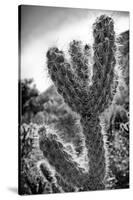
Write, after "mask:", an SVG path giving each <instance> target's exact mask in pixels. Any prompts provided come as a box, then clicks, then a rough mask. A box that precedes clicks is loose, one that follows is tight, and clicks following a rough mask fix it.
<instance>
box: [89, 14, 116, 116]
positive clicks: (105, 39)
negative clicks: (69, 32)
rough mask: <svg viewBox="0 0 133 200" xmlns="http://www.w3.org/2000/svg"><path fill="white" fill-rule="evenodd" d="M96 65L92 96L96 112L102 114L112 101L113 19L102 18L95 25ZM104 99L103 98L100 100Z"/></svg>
mask: <svg viewBox="0 0 133 200" xmlns="http://www.w3.org/2000/svg"><path fill="white" fill-rule="evenodd" d="M93 36H94V45H93V50H94V65H93V77H92V82H93V84H94V86H95V87H94V88H93V86H92V88H91V94H92V95H93V96H94V104H96V105H97V108H96V109H95V112H96V111H97V110H99V113H101V112H102V111H103V110H104V109H105V108H106V107H107V106H108V102H109V99H110V100H111V101H112V88H111V87H112V83H113V78H114V66H115V64H116V61H115V54H114V53H115V32H114V22H113V20H112V18H110V17H107V16H105V15H102V16H100V17H99V18H98V19H97V20H96V22H95V23H94V25H93ZM100 97H102V98H100Z"/></svg>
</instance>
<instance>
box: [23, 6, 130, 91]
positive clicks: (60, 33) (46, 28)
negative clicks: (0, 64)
mask: <svg viewBox="0 0 133 200" xmlns="http://www.w3.org/2000/svg"><path fill="white" fill-rule="evenodd" d="M101 14H107V15H109V16H111V17H113V19H114V21H115V32H116V34H119V33H121V32H123V31H125V30H128V29H129V13H128V12H119V11H115V12H114V11H101V10H89V9H77V8H56V7H44V6H22V7H21V78H22V79H23V78H33V79H34V81H35V83H36V85H37V88H38V89H39V90H40V91H41V92H43V91H44V90H45V89H47V88H48V87H49V86H50V84H51V80H50V78H49V77H48V74H47V70H46V52H47V50H48V48H49V47H51V46H58V47H59V48H60V49H64V50H65V51H66V50H67V47H68V44H69V42H70V41H71V40H73V39H79V40H82V41H83V42H86V43H90V44H92V43H93V37H92V24H93V23H94V21H95V19H96V17H98V16H100V15H101Z"/></svg>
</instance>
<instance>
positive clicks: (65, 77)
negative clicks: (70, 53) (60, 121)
mask: <svg viewBox="0 0 133 200" xmlns="http://www.w3.org/2000/svg"><path fill="white" fill-rule="evenodd" d="M47 58H48V71H49V74H50V77H51V79H52V80H53V82H54V84H55V86H56V88H57V91H58V92H59V94H60V95H62V96H63V98H64V101H65V102H66V103H67V104H68V105H69V106H70V107H71V108H72V110H73V111H75V112H80V111H81V110H82V102H81V98H82V94H83V92H84V93H86V92H85V90H84V88H83V84H82V80H81V81H78V79H77V77H76V75H75V74H74V72H73V70H72V67H71V65H70V64H69V63H68V62H67V61H66V60H65V58H64V54H63V53H62V51H59V50H58V49H57V48H51V49H49V51H48V53H47Z"/></svg>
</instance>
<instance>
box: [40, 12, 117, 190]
mask: <svg viewBox="0 0 133 200" xmlns="http://www.w3.org/2000/svg"><path fill="white" fill-rule="evenodd" d="M93 37H94V44H93V51H94V55H93V66H92V62H90V60H91V58H90V54H91V48H90V46H89V45H85V46H83V45H82V43H81V42H80V41H75V40H74V41H73V42H71V43H70V49H69V53H70V57H71V60H70V61H69V62H68V61H67V59H66V58H65V55H64V53H63V51H60V50H59V49H58V48H56V47H53V48H50V49H49V50H48V52H47V64H48V72H49V74H50V77H51V79H52V81H53V82H54V84H55V86H56V88H57V91H58V93H59V94H60V95H62V97H63V98H64V101H65V102H66V103H67V104H68V105H69V107H70V108H71V109H72V111H74V112H76V113H78V114H79V115H80V117H81V120H80V121H81V125H82V128H83V134H84V136H85V145H86V148H87V155H88V160H89V162H88V171H87V172H85V171H84V170H83V169H82V168H80V167H79V166H78V164H77V163H76V162H75V161H74V160H73V159H72V157H71V155H70V154H69V153H67V152H66V151H65V150H64V147H63V145H62V143H61V142H59V141H58V139H57V138H56V137H55V136H54V135H47V136H46V135H45V137H43V139H41V141H40V147H41V150H42V151H43V153H44V156H45V157H47V159H48V160H49V162H50V164H51V165H53V166H54V167H55V169H56V171H57V172H58V173H59V174H60V176H61V177H63V179H64V180H65V181H66V182H68V183H69V184H71V185H72V186H73V187H74V186H75V187H78V188H79V190H99V189H104V188H105V185H104V179H105V176H106V174H107V159H106V145H105V141H104V136H103V134H102V131H101V126H100V119H99V117H100V114H101V113H102V112H103V111H104V110H105V109H106V108H107V107H108V105H109V103H110V102H111V101H112V98H113V93H112V85H113V79H114V67H115V63H116V61H115V49H116V47H115V32H114V22H113V20H112V18H110V17H108V16H106V15H102V16H100V17H99V18H97V20H96V22H95V23H94V24H93ZM50 149H52V151H51V150H50Z"/></svg>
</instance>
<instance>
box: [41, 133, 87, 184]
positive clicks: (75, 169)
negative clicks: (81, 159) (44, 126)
mask: <svg viewBox="0 0 133 200" xmlns="http://www.w3.org/2000/svg"><path fill="white" fill-rule="evenodd" d="M40 149H41V150H42V151H43V154H44V157H45V158H47V159H48V161H49V164H50V165H52V166H54V168H55V170H56V171H57V172H58V173H59V174H60V175H61V176H62V177H63V179H64V180H65V181H66V182H67V183H69V184H72V185H73V186H77V187H80V186H81V185H82V184H83V182H84V178H85V175H84V173H83V169H81V168H80V167H79V166H78V163H76V162H75V161H74V160H73V158H72V156H71V155H70V154H69V153H67V151H66V150H65V148H64V147H63V144H62V143H61V141H59V140H58V139H57V136H56V135H53V134H51V133H48V134H43V136H42V137H41V138H40Z"/></svg>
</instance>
